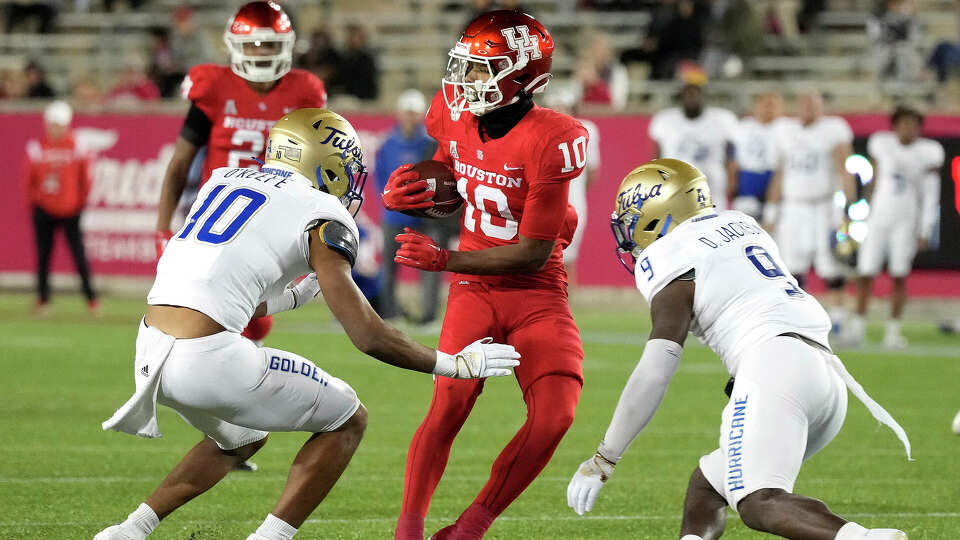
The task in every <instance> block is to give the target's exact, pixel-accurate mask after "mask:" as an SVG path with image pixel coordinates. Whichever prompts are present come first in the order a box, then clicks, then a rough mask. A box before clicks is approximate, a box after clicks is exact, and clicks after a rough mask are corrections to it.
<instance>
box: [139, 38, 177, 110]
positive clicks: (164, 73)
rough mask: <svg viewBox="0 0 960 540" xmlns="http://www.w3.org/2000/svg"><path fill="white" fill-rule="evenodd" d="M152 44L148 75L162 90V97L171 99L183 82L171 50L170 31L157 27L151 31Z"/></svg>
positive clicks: (150, 45)
mask: <svg viewBox="0 0 960 540" xmlns="http://www.w3.org/2000/svg"><path fill="white" fill-rule="evenodd" d="M149 33H150V43H149V45H147V52H148V54H149V56H150V62H149V65H148V67H147V75H148V76H149V77H150V79H151V80H152V81H153V82H154V83H156V85H157V88H159V89H160V95H162V96H163V97H171V96H173V95H174V92H175V91H176V88H177V85H178V84H180V81H181V80H183V79H182V77H181V78H180V79H179V80H178V79H177V76H178V75H180V73H179V71H180V70H178V69H177V66H175V65H174V63H173V54H172V52H171V50H170V31H169V30H167V29H166V28H163V27H162V26H157V27H154V28H151V29H150V30H149Z"/></svg>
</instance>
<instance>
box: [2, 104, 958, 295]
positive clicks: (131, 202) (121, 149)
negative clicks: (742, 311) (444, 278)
mask: <svg viewBox="0 0 960 540" xmlns="http://www.w3.org/2000/svg"><path fill="white" fill-rule="evenodd" d="M347 116H348V118H349V119H350V120H351V122H353V123H354V125H355V126H356V127H357V130H358V132H360V133H361V137H362V138H363V139H364V146H365V149H366V151H367V155H368V156H372V155H373V154H374V152H375V149H376V147H377V146H378V145H379V140H380V138H381V136H382V135H383V133H384V132H385V131H386V130H387V129H389V128H390V126H391V125H392V123H393V119H392V118H391V117H390V116H387V115H357V114H354V115H347ZM847 119H848V121H849V122H850V124H851V126H852V127H853V129H854V132H855V133H856V134H857V135H859V136H865V135H868V134H870V133H872V132H874V131H877V130H879V129H887V128H888V125H889V124H888V122H887V117H886V116H885V115H879V114H871V115H855V116H848V117H847ZM591 120H593V121H594V122H595V123H596V124H597V127H598V129H599V132H600V139H601V145H600V148H601V170H600V172H599V174H600V179H599V181H598V182H597V184H596V185H595V187H594V188H593V189H591V191H590V192H589V194H588V204H589V208H590V211H589V216H588V221H587V229H586V238H587V239H588V241H586V242H584V245H583V247H582V248H581V256H580V261H579V265H580V268H579V276H580V281H581V282H582V283H583V284H585V285H624V286H629V285H631V277H630V276H629V275H628V274H627V273H626V272H624V271H623V270H622V268H621V267H620V264H619V263H618V262H616V260H615V259H614V255H613V240H612V239H611V238H610V231H609V229H608V226H607V219H608V218H607V216H608V214H609V211H610V210H609V209H610V201H612V200H613V193H614V192H615V190H616V188H617V185H618V184H619V181H620V179H621V178H622V177H623V176H624V174H626V173H627V172H628V171H629V170H630V169H632V168H633V167H634V166H636V165H637V164H639V163H641V162H643V161H645V160H646V159H648V158H649V156H651V154H652V150H653V148H652V145H651V141H650V140H649V138H648V137H647V136H646V133H647V124H648V123H649V116H646V115H633V116H610V117H595V118H591ZM181 121H182V118H181V117H180V116H171V115H136V114H129V115H116V114H109V115H77V116H76V118H75V120H74V127H75V129H83V130H85V132H86V135H87V136H88V138H89V140H90V144H91V145H92V146H94V147H99V151H98V158H97V160H96V165H95V167H94V171H95V173H94V175H95V178H94V188H93V192H92V194H91V199H90V205H89V207H88V210H87V212H86V217H85V221H84V223H85V225H86V234H85V243H86V245H87V248H88V256H89V257H90V260H91V264H92V267H93V271H94V273H95V274H101V275H102V274H113V275H142V276H149V275H151V274H153V271H154V266H155V261H154V255H153V236H152V231H153V226H154V217H155V204H156V201H157V199H158V198H159V189H160V184H161V181H162V178H163V171H164V169H165V167H166V164H167V161H168V160H169V158H170V154H171V152H172V142H173V140H174V139H175V138H176V135H177V132H178V131H179V128H180V123H181ZM0 125H2V126H3V129H2V130H0V147H2V148H4V149H5V153H6V155H7V156H8V158H7V159H8V163H9V166H8V168H7V171H8V173H7V174H6V175H4V176H3V178H2V180H0V182H3V187H4V193H7V196H6V197H3V198H2V199H0V212H2V215H3V222H4V227H3V232H2V237H0V238H2V241H3V246H4V249H3V252H2V254H0V272H31V271H33V268H34V261H35V256H34V247H33V237H32V236H33V232H32V228H31V225H30V219H29V212H28V208H27V206H26V203H25V199H24V195H23V193H22V189H21V185H20V171H21V168H22V160H23V156H24V147H25V145H26V142H27V140H29V139H31V138H36V137H39V136H40V135H41V134H42V130H43V125H42V120H41V115H40V114H39V113H24V114H0ZM925 133H926V134H928V135H930V136H941V137H957V138H960V117H930V118H928V119H927V124H926V129H925ZM367 161H368V162H370V163H371V164H372V162H373V161H374V160H373V159H368V160H367ZM376 195H377V194H376V193H372V192H371V193H368V194H367V201H368V202H367V204H366V205H364V209H365V211H366V212H368V213H369V215H370V217H371V218H373V219H374V220H377V218H378V217H379V216H378V215H377V214H378V213H379V205H378V204H377V203H376V200H377V199H376ZM53 257H54V268H53V269H54V271H59V272H70V271H72V266H71V263H70V258H69V256H68V254H67V251H66V248H65V246H63V245H62V242H61V243H58V245H57V249H56V250H55V252H54V256H53ZM881 287H882V284H881ZM910 287H911V289H912V290H913V292H915V293H916V294H919V295H925V294H926V295H944V294H952V295H960V275H958V274H957V273H956V272H940V273H935V274H933V275H932V280H931V279H924V278H922V277H920V278H919V279H912V280H911V284H910Z"/></svg>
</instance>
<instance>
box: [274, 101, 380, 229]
mask: <svg viewBox="0 0 960 540" xmlns="http://www.w3.org/2000/svg"><path fill="white" fill-rule="evenodd" d="M265 158H266V159H265V161H264V164H263V165H264V166H263V167H262V169H261V170H263V171H265V172H270V171H272V170H273V169H272V168H271V165H280V166H282V167H283V168H285V169H293V170H294V171H296V172H298V173H300V174H302V175H303V176H305V177H307V179H309V180H310V181H312V182H313V185H314V187H315V188H317V189H319V190H320V191H324V192H326V193H329V194H331V195H333V196H334V197H337V198H339V199H340V202H342V203H343V205H344V206H346V207H347V210H348V211H350V213H351V214H353V215H354V216H356V215H357V212H359V211H360V205H361V204H363V186H364V184H366V182H367V170H366V167H364V166H363V148H362V147H361V146H360V138H359V137H358V136H357V132H356V131H354V129H353V126H351V125H350V122H347V120H346V119H345V118H344V117H342V116H340V115H339V114H337V113H335V112H333V111H328V110H326V109H298V110H295V111H293V112H291V113H289V114H285V115H284V116H283V118H281V119H280V120H278V121H277V123H276V124H274V125H273V128H271V129H270V136H269V138H268V139H267V152H266V155H265Z"/></svg>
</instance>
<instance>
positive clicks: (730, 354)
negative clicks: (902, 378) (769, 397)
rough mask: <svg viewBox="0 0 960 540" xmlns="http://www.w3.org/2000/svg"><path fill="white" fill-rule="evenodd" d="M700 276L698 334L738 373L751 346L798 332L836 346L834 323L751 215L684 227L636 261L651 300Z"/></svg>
mask: <svg viewBox="0 0 960 540" xmlns="http://www.w3.org/2000/svg"><path fill="white" fill-rule="evenodd" d="M691 270H692V271H693V272H694V280H695V287H696V293H695V295H694V306H693V315H694V318H693V324H692V326H691V330H690V331H691V332H693V334H694V335H696V336H697V337H699V338H700V339H702V340H703V341H704V343H706V344H707V345H708V346H709V347H710V348H711V349H713V351H714V352H716V353H717V354H718V355H720V358H721V359H723V363H724V365H725V366H726V367H727V370H728V371H729V372H730V374H731V375H736V372H737V366H738V362H739V358H741V357H742V355H743V354H742V353H743V352H744V351H745V350H746V349H747V348H749V347H752V346H754V345H756V344H757V343H760V342H761V341H763V340H766V339H769V338H772V337H775V336H778V335H780V334H784V333H790V332H792V333H796V334H800V335H802V336H805V337H807V338H809V339H811V340H813V341H816V342H818V343H820V344H822V345H824V346H825V347H829V344H828V341H827V334H828V333H829V331H830V318H829V317H828V316H827V313H826V312H825V311H824V310H823V307H821V306H820V303H819V302H817V301H816V300H815V299H814V298H813V297H812V296H810V295H808V294H807V293H805V292H804V291H803V290H802V289H800V288H799V287H797V281H796V279H794V278H793V276H791V275H790V274H789V273H788V272H787V270H786V267H785V265H784V264H783V261H782V260H781V259H780V250H779V249H778V248H777V245H776V243H775V242H774V241H773V239H772V238H771V237H770V235H769V234H767V233H766V231H764V230H763V228H761V227H760V226H759V225H758V224H757V222H756V221H755V220H754V219H753V218H752V217H750V216H748V215H746V214H744V213H742V212H737V211H729V212H720V213H719V214H714V215H709V216H706V217H701V218H698V219H694V220H688V221H685V222H683V223H681V224H680V225H679V226H678V227H677V228H676V229H675V230H674V231H672V232H670V233H669V234H668V235H666V236H664V237H663V238H660V239H658V240H657V241H655V242H653V243H652V244H650V246H649V247H647V249H645V250H644V251H643V253H641V254H640V257H638V259H637V267H636V281H637V288H638V289H639V290H640V292H641V293H643V296H644V298H646V299H647V301H648V302H650V301H651V300H652V299H653V297H654V296H656V295H657V293H658V292H660V290H662V289H663V288H664V287H665V286H667V285H668V284H669V283H670V282H672V281H673V280H675V279H676V278H678V277H680V276H683V275H684V274H686V273H687V272H689V271H691Z"/></svg>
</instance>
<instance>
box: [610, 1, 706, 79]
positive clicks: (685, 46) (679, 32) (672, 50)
mask: <svg viewBox="0 0 960 540" xmlns="http://www.w3.org/2000/svg"><path fill="white" fill-rule="evenodd" d="M703 11H705V10H702V9H700V8H698V4H697V3H696V2H694V0H664V1H663V2H662V3H661V4H660V6H659V8H657V9H656V10H655V11H654V16H653V21H652V22H651V23H650V28H649V31H648V34H647V36H646V37H645V38H644V40H643V42H642V43H641V45H640V47H639V48H636V49H629V50H627V51H624V53H623V55H621V57H620V59H621V61H623V62H624V63H629V62H635V61H639V62H646V63H648V64H650V78H651V79H659V80H664V79H672V78H673V77H674V73H675V71H676V67H677V65H678V64H680V63H681V62H684V61H697V60H698V59H699V58H700V53H701V52H702V51H703V46H704V38H705V32H706V29H705V26H704V18H705V14H704V13H703Z"/></svg>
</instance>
